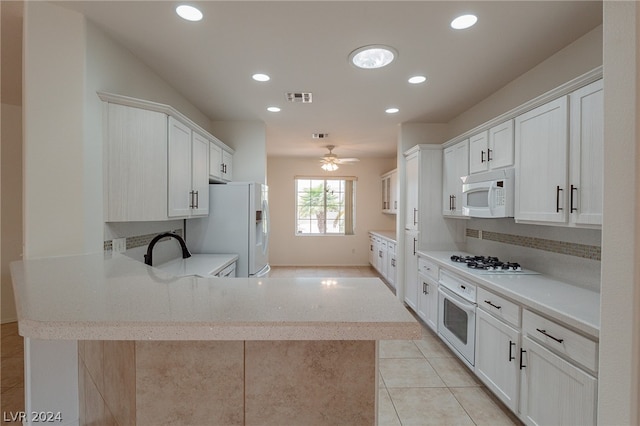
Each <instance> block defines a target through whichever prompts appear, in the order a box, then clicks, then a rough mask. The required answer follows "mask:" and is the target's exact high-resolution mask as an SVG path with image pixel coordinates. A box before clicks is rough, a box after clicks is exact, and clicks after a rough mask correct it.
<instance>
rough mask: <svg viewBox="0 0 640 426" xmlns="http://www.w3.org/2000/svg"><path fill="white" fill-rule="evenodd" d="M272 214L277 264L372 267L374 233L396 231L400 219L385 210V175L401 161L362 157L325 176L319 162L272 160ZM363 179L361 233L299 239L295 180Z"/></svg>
mask: <svg viewBox="0 0 640 426" xmlns="http://www.w3.org/2000/svg"><path fill="white" fill-rule="evenodd" d="M267 163H268V176H267V181H268V183H269V211H270V216H271V237H270V241H269V263H271V264H272V265H287V266H308V265H319V266H325V265H331V266H332V265H367V264H368V263H369V260H368V255H369V252H368V248H369V234H368V231H370V230H394V229H395V216H394V215H387V214H384V213H382V211H381V207H380V206H381V200H382V194H381V183H380V176H381V175H383V174H384V173H386V172H388V171H390V170H393V169H394V168H395V166H396V164H395V158H362V159H360V162H358V163H356V164H353V165H348V166H347V165H345V166H340V168H339V169H338V170H337V171H336V172H324V171H323V170H322V169H320V163H319V161H318V160H317V159H309V158H304V159H300V158H287V157H269V158H268V159H267ZM296 175H303V176H357V178H358V181H357V183H356V219H355V227H356V230H355V235H345V236H296V235H295V212H296V209H295V182H294V176H296Z"/></svg>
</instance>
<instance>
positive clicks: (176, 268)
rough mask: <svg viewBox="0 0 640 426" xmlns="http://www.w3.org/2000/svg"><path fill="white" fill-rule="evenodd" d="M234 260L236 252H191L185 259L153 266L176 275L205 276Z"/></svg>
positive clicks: (236, 258)
mask: <svg viewBox="0 0 640 426" xmlns="http://www.w3.org/2000/svg"><path fill="white" fill-rule="evenodd" d="M236 260H238V255H237V254H192V255H191V257H188V258H186V259H183V258H181V257H179V258H177V259H173V260H170V261H168V262H165V263H161V264H159V265H157V266H155V265H154V267H155V268H157V269H161V270H163V271H164V272H166V273H168V274H171V275H174V276H176V277H185V276H189V275H197V276H199V277H207V276H210V275H215V274H217V273H218V272H220V271H222V270H223V269H224V268H226V267H227V266H229V265H231V264H232V263H233V262H235V261H236Z"/></svg>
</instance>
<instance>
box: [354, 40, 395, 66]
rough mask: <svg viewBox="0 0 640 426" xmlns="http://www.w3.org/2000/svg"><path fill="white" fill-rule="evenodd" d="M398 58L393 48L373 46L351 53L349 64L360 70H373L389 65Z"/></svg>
mask: <svg viewBox="0 0 640 426" xmlns="http://www.w3.org/2000/svg"><path fill="white" fill-rule="evenodd" d="M397 56H398V52H397V51H396V50H395V49H394V48H393V47H389V46H384V45H381V44H372V45H369V46H363V47H360V48H358V49H356V50H354V51H353V52H351V53H350V54H349V62H351V63H352V64H353V65H355V66H356V67H358V68H364V69H368V70H372V69H376V68H382V67H384V66H387V65H389V64H390V63H391V62H393V60H394V59H395V58H396V57H397Z"/></svg>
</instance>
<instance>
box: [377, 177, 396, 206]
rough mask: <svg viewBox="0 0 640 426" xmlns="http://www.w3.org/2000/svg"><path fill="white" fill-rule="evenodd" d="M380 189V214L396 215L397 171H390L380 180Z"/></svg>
mask: <svg viewBox="0 0 640 426" xmlns="http://www.w3.org/2000/svg"><path fill="white" fill-rule="evenodd" d="M380 181H381V189H382V204H381V205H382V212H383V213H390V214H397V213H398V171H397V170H395V169H394V170H392V171H390V172H388V173H385V174H384V175H382V176H381V178H380Z"/></svg>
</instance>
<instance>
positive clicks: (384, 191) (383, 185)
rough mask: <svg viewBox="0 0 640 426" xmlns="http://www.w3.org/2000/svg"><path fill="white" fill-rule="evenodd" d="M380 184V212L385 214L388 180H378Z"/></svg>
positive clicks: (387, 201)
mask: <svg viewBox="0 0 640 426" xmlns="http://www.w3.org/2000/svg"><path fill="white" fill-rule="evenodd" d="M380 183H381V188H380V190H381V191H382V212H383V213H387V212H389V178H388V177H383V178H382V179H380Z"/></svg>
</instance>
